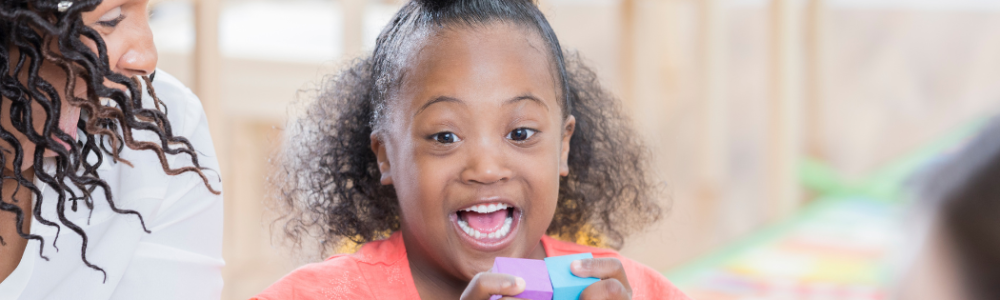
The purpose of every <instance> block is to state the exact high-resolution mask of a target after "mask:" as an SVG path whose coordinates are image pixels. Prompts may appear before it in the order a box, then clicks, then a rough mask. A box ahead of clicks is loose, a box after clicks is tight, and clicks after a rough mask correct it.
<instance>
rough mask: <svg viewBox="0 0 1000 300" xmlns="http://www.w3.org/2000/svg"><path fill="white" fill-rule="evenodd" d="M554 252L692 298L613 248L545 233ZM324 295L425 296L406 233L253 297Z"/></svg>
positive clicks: (639, 288)
mask: <svg viewBox="0 0 1000 300" xmlns="http://www.w3.org/2000/svg"><path fill="white" fill-rule="evenodd" d="M542 247H543V248H544V249H545V254H546V255H548V256H560V255H569V254H577V253H585V252H591V253H593V254H594V257H614V258H617V259H619V260H621V262H622V265H624V266H625V274H626V276H628V281H629V284H631V285H632V298H633V299H667V300H688V299H690V298H688V297H687V296H686V295H684V293H682V292H681V291H680V290H679V289H677V287H674V285H673V284H671V283H670V282H669V281H667V278H665V277H663V275H661V274H660V273H659V272H656V271H655V270H653V269H651V268H649V267H647V266H644V265H642V264H639V263H637V262H635V261H632V260H631V259H628V258H625V257H623V256H621V255H620V254H618V252H615V251H613V250H608V249H601V248H593V247H587V246H582V245H578V244H574V243H570V242H564V241H559V240H556V239H553V238H551V237H548V236H543V237H542ZM313 299H316V300H319V299H323V300H326V299H332V300H339V299H420V295H418V294H417V287H416V286H415V285H414V284H413V277H412V275H411V273H410V264H409V261H407V258H406V248H405V247H404V246H403V236H402V234H400V233H399V232H395V233H393V234H392V235H391V236H390V237H389V238H388V239H385V240H381V241H374V242H369V243H367V244H365V245H364V246H362V247H361V249H360V250H359V251H358V252H357V253H354V254H340V255H334V256H331V257H330V258H328V259H326V260H325V261H323V262H319V263H312V264H308V265H305V266H302V267H301V268H298V269H297V270H295V271H292V273H289V274H288V275H285V277H284V278H281V280H278V282H275V283H274V284H272V285H271V286H270V287H268V288H267V289H265V290H264V291H263V292H261V293H260V294H259V295H257V296H255V297H253V298H251V300H313Z"/></svg>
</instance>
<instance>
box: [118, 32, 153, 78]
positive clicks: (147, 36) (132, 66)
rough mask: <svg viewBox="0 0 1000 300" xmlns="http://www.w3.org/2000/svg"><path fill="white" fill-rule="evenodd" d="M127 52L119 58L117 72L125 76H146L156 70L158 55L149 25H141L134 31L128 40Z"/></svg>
mask: <svg viewBox="0 0 1000 300" xmlns="http://www.w3.org/2000/svg"><path fill="white" fill-rule="evenodd" d="M128 40H129V41H131V43H129V45H128V48H127V50H126V51H125V53H124V54H122V56H121V57H120V58H118V62H117V65H116V67H117V68H118V72H120V73H122V74H123V75H126V76H146V75H149V74H152V73H153V71H155V70H156V62H157V59H158V55H157V53H156V45H155V44H154V43H153V32H152V31H151V30H150V29H149V24H143V26H140V28H137V30H135V34H133V35H132V37H131V38H129V39H128Z"/></svg>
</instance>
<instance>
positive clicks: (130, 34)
mask: <svg viewBox="0 0 1000 300" xmlns="http://www.w3.org/2000/svg"><path fill="white" fill-rule="evenodd" d="M147 4H148V0H105V1H104V2H102V3H101V4H100V5H99V6H98V7H97V8H96V9H94V10H93V11H90V12H85V13H83V15H82V18H83V23H84V24H85V25H87V26H89V27H90V28H92V29H94V31H96V32H97V33H99V34H100V35H101V38H102V39H103V40H104V43H105V45H106V47H107V53H108V62H109V63H110V64H111V66H110V67H111V71H113V72H117V73H119V74H123V75H126V76H142V75H149V74H151V73H153V71H154V70H155V68H156V60H157V53H156V46H155V45H154V44H153V33H152V31H151V30H150V28H149V18H148V17H149V14H148V13H147V10H146V5H147ZM81 40H82V41H83V42H84V44H86V45H87V46H88V47H89V48H90V50H91V51H94V53H96V52H97V46H96V44H95V43H94V42H93V41H91V40H89V39H86V38H81ZM11 54H12V55H11V57H12V58H13V59H12V60H13V62H11V63H12V64H13V63H16V57H17V55H18V53H17V49H12V51H11ZM12 66H13V65H12ZM26 73H27V72H23V74H20V78H21V82H27V74H26ZM39 76H41V77H42V78H44V79H45V80H46V81H48V82H49V83H50V84H52V85H53V86H54V87H55V88H56V90H57V91H58V92H59V93H60V98H61V100H62V101H61V105H60V114H59V115H60V117H59V128H60V129H61V130H62V131H63V132H66V133H67V134H69V135H70V136H72V137H73V138H74V139H76V133H77V129H76V124H77V121H78V120H79V119H80V108H79V107H77V106H74V105H71V104H69V102H68V101H66V96H65V95H66V94H67V91H66V90H65V88H66V72H64V71H63V70H62V68H60V67H58V66H56V65H55V64H52V63H50V62H45V63H43V64H42V68H41V69H40V70H39ZM105 84H106V85H108V86H112V87H114V86H115V84H113V83H110V82H105ZM121 88H122V89H124V87H121ZM71 92H72V93H73V94H74V95H75V96H77V97H80V98H86V93H87V90H86V87H85V86H84V83H83V80H82V79H77V83H76V85H75V90H74V91H71ZM10 104H11V103H10V101H9V100H6V99H4V101H2V104H0V106H2V107H0V114H2V115H0V126H3V128H4V129H5V130H7V131H8V132H11V133H13V134H14V136H15V137H17V140H18V141H19V142H20V143H21V147H22V149H23V150H24V155H25V159H24V162H23V163H22V164H21V166H20V168H21V169H22V170H25V169H28V168H30V167H31V166H32V165H33V163H34V162H33V160H32V157H33V156H34V151H35V144H34V143H32V142H31V141H30V140H28V138H27V137H26V136H25V135H24V134H22V133H20V132H18V131H17V130H16V129H14V127H13V125H11V122H10ZM31 111H32V119H33V121H34V123H33V125H34V127H35V130H37V131H38V132H41V131H42V128H43V127H44V124H45V118H46V116H45V112H44V110H43V109H42V107H41V105H39V104H37V103H35V104H33V106H32V109H31ZM53 138H54V137H53ZM56 140H57V141H59V143H60V144H62V143H63V142H62V141H61V140H59V139H56ZM63 146H64V147H67V149H68V148H69V147H68V145H63ZM0 147H5V148H7V149H10V147H11V146H10V145H8V144H7V143H6V142H3V141H2V140H0ZM4 155H7V154H4ZM44 156H46V157H51V156H56V153H55V152H53V151H51V150H46V151H45V153H44ZM12 160H13V159H12V157H10V158H8V159H7V160H6V161H7V164H6V166H4V168H5V169H6V170H12V169H13V168H14V165H13V161H12Z"/></svg>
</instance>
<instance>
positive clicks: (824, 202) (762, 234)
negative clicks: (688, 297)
mask: <svg viewBox="0 0 1000 300" xmlns="http://www.w3.org/2000/svg"><path fill="white" fill-rule="evenodd" d="M839 201H844V200H843V198H822V199H818V200H816V201H813V202H811V203H809V204H807V205H806V206H805V207H803V208H802V209H801V210H800V211H799V212H798V213H797V214H795V215H793V216H791V217H790V218H789V219H787V220H785V221H782V222H779V223H777V224H774V225H771V226H767V227H766V228H764V229H761V230H759V231H757V232H755V233H754V234H752V235H750V236H749V237H747V238H744V239H741V240H739V241H737V242H736V243H734V244H732V245H730V246H728V247H725V248H723V249H722V250H720V251H718V252H715V253H713V254H711V255H709V256H706V257H704V258H701V259H698V260H697V261H694V262H692V263H688V264H686V265H684V266H681V267H678V268H675V269H673V270H671V271H670V272H664V273H663V275H664V276H666V277H667V278H669V279H670V281H671V282H673V283H674V284H676V285H678V286H683V285H686V284H688V283H689V282H690V281H692V280H694V279H695V278H696V277H697V275H699V273H700V272H701V271H704V270H706V269H708V268H711V267H716V266H721V265H724V264H726V263H728V262H730V261H732V260H734V259H736V258H738V256H739V255H740V254H743V253H746V252H747V250H749V249H751V248H755V247H757V246H759V245H763V244H766V243H768V242H771V241H773V240H776V239H778V238H780V237H782V236H784V235H785V234H787V233H788V232H790V231H792V230H793V229H795V228H796V227H798V226H799V224H801V223H803V222H805V221H806V220H808V219H809V218H812V217H813V216H815V215H816V214H818V213H819V212H821V211H823V210H824V209H826V208H827V207H829V206H831V205H833V204H836V203H837V202H839Z"/></svg>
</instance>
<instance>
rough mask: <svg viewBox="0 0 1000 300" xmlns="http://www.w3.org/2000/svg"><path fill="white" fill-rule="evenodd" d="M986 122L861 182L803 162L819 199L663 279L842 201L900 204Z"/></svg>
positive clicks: (722, 258) (683, 275)
mask: <svg viewBox="0 0 1000 300" xmlns="http://www.w3.org/2000/svg"><path fill="white" fill-rule="evenodd" d="M989 120H990V119H988V118H980V119H976V120H973V121H970V122H968V123H966V124H964V125H962V126H959V128H957V129H955V130H953V131H951V132H949V133H948V134H946V135H944V136H943V137H941V138H938V139H936V140H934V141H932V142H930V143H928V144H927V145H924V146H921V147H920V148H918V149H916V150H914V151H912V152H910V153H908V154H906V155H904V156H903V157H902V158H900V159H897V160H895V161H892V162H890V163H888V164H886V166H885V167H882V168H880V169H879V170H877V171H875V172H872V174H870V175H868V176H866V177H864V178H863V179H862V180H858V181H855V182H848V181H846V180H844V179H843V177H842V176H840V175H839V174H837V172H836V171H835V170H834V169H833V168H832V167H830V166H829V165H828V164H826V163H824V162H822V161H819V160H816V159H805V160H804V161H803V162H802V163H801V165H800V168H799V178H800V181H801V182H802V184H803V185H804V186H805V187H806V188H809V189H812V190H814V191H816V192H817V193H818V194H819V195H820V196H819V198H818V199H817V200H815V201H812V202H811V203H809V204H806V205H805V206H804V207H803V208H802V209H801V210H800V211H799V212H798V213H796V214H795V215H793V216H791V217H789V218H788V219H786V220H784V221H781V222H778V223H777V224H774V225H770V226H766V227H765V228H764V229H761V230H759V231H757V232H755V233H754V234H752V235H750V236H748V237H746V238H743V239H740V240H739V241H737V242H735V243H733V244H730V245H729V246H727V247H725V248H722V249H721V250H719V251H717V252H715V253H712V254H709V255H708V256H705V257H703V258H700V259H697V260H695V261H693V262H691V263H687V264H685V265H682V266H680V267H677V268H674V269H672V270H671V271H669V272H663V274H664V276H666V277H667V278H669V279H670V281H671V282H673V283H674V284H676V285H679V286H684V285H687V284H689V283H690V282H691V281H692V280H694V279H696V277H697V275H699V274H700V272H702V271H705V270H708V269H709V268H713V267H718V266H722V265H724V264H726V263H727V262H730V261H732V260H734V259H736V258H737V257H738V255H740V254H742V253H745V252H747V251H748V250H749V249H751V248H754V247H758V246H760V245H763V244H765V243H768V242H771V241H773V240H775V239H777V238H779V237H781V236H783V235H785V234H787V233H788V232H790V231H791V230H793V229H794V228H796V227H797V226H799V224H801V223H802V222H804V221H805V220H807V219H809V218H811V217H813V216H815V215H816V214H817V213H818V212H820V211H822V210H823V209H825V208H827V207H829V206H830V205H833V204H836V203H837V202H839V201H844V200H845V199H858V198H863V199H873V200H880V201H889V202H898V201H901V198H902V197H901V195H902V191H903V188H904V185H905V181H906V180H907V178H910V176H912V175H913V174H914V173H915V172H917V171H919V168H920V167H922V166H923V165H924V164H925V163H926V162H928V161H929V160H930V159H932V158H933V157H934V156H935V155H938V154H940V153H942V152H944V151H945V150H947V149H949V148H951V147H954V146H956V145H958V144H960V143H961V142H962V141H963V140H965V139H967V138H969V137H971V136H972V135H974V134H975V133H976V132H978V131H979V130H980V129H981V128H982V127H983V126H984V125H985V124H986V123H987V122H988V121H989Z"/></svg>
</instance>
